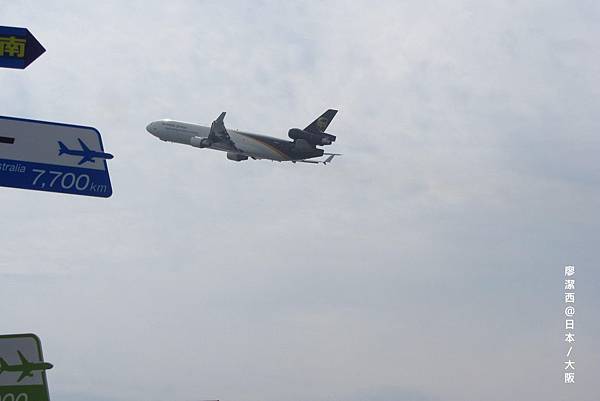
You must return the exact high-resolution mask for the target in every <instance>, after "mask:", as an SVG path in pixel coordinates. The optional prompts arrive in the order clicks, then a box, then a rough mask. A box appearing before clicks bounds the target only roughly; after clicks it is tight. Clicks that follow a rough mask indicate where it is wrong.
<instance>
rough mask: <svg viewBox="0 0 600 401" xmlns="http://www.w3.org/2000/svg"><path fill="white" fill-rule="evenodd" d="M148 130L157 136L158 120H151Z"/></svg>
mask: <svg viewBox="0 0 600 401" xmlns="http://www.w3.org/2000/svg"><path fill="white" fill-rule="evenodd" d="M146 131H148V132H149V133H151V134H152V135H154V136H156V121H154V122H151V123H150V124H148V125H147V126H146Z"/></svg>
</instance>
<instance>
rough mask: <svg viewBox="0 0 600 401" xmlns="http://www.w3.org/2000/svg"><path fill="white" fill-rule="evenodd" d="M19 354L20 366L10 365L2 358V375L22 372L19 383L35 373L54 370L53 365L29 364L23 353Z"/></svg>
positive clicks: (0, 363) (0, 367)
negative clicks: (3, 373)
mask: <svg viewBox="0 0 600 401" xmlns="http://www.w3.org/2000/svg"><path fill="white" fill-rule="evenodd" d="M17 353H18V354H19V359H21V364H20V365H9V364H8V363H6V361H5V360H4V359H2V358H0V374H2V372H21V376H19V378H18V379H17V383H19V382H21V380H23V379H24V378H26V377H32V376H33V372H34V371H37V370H46V369H52V366H53V365H52V364H51V363H48V362H37V363H35V362H29V361H28V360H27V358H25V356H24V355H23V354H22V353H21V351H17Z"/></svg>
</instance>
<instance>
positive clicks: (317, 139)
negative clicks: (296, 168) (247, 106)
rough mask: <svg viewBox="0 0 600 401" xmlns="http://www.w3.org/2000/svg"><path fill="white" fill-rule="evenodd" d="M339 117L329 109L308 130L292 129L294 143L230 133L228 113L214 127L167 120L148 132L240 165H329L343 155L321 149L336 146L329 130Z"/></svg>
mask: <svg viewBox="0 0 600 401" xmlns="http://www.w3.org/2000/svg"><path fill="white" fill-rule="evenodd" d="M336 113H337V110H333V109H329V110H327V111H326V112H325V113H323V114H322V115H321V116H320V117H319V118H317V119H316V120H315V121H313V122H312V123H310V124H309V125H308V126H307V127H306V128H304V129H300V128H292V129H290V130H289V131H288V136H289V137H290V138H291V139H293V141H288V140H285V139H280V138H274V137H270V136H266V135H258V134H252V133H249V132H244V131H239V130H233V129H226V128H225V123H224V119H225V112H222V113H221V115H219V117H218V118H217V119H216V120H215V121H213V123H212V124H211V126H210V127H205V126H202V125H198V124H193V123H186V122H181V121H173V120H169V119H164V120H158V121H153V122H151V123H150V124H148V126H147V127H146V130H147V131H148V132H149V133H151V134H152V135H154V136H155V137H157V138H158V139H160V140H162V141H166V142H174V143H181V144H184V145H190V146H194V147H197V148H206V149H214V150H220V151H222V152H227V158H228V159H229V160H233V161H236V162H240V161H242V160H248V158H251V159H254V160H257V159H266V160H273V161H279V162H282V161H291V162H292V163H296V162H301V163H313V164H328V163H329V162H331V161H332V160H333V158H334V157H335V156H338V155H340V153H325V151H324V150H323V149H320V148H318V147H317V146H325V145H331V144H332V143H333V142H335V139H336V137H335V135H331V134H328V133H326V132H325V130H326V129H327V127H328V126H329V123H330V122H331V120H333V118H334V117H335V115H336ZM323 155H326V156H329V157H327V159H325V160H323V161H317V160H308V159H312V158H315V157H321V156H323Z"/></svg>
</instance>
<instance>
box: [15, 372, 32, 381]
mask: <svg viewBox="0 0 600 401" xmlns="http://www.w3.org/2000/svg"><path fill="white" fill-rule="evenodd" d="M27 376H33V375H32V374H31V371H30V370H24V371H23V372H21V376H19V378H18V379H17V383H19V382H20V381H21V380H23V379H24V378H26V377H27Z"/></svg>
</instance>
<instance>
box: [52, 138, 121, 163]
mask: <svg viewBox="0 0 600 401" xmlns="http://www.w3.org/2000/svg"><path fill="white" fill-rule="evenodd" d="M77 140H78V141H79V145H80V146H81V150H76V149H69V148H68V147H67V145H65V144H64V143H62V142H61V141H58V155H59V156H62V155H71V156H81V160H80V161H79V163H77V165H79V166H80V165H82V164H83V163H86V162H90V163H95V162H96V160H95V159H96V158H98V159H108V160H110V159H112V158H113V157H114V156H113V155H111V154H110V153H105V152H98V151H96V150H91V149H90V148H89V147H88V146H87V145H86V144H85V142H83V141H82V140H81V138H77Z"/></svg>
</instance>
